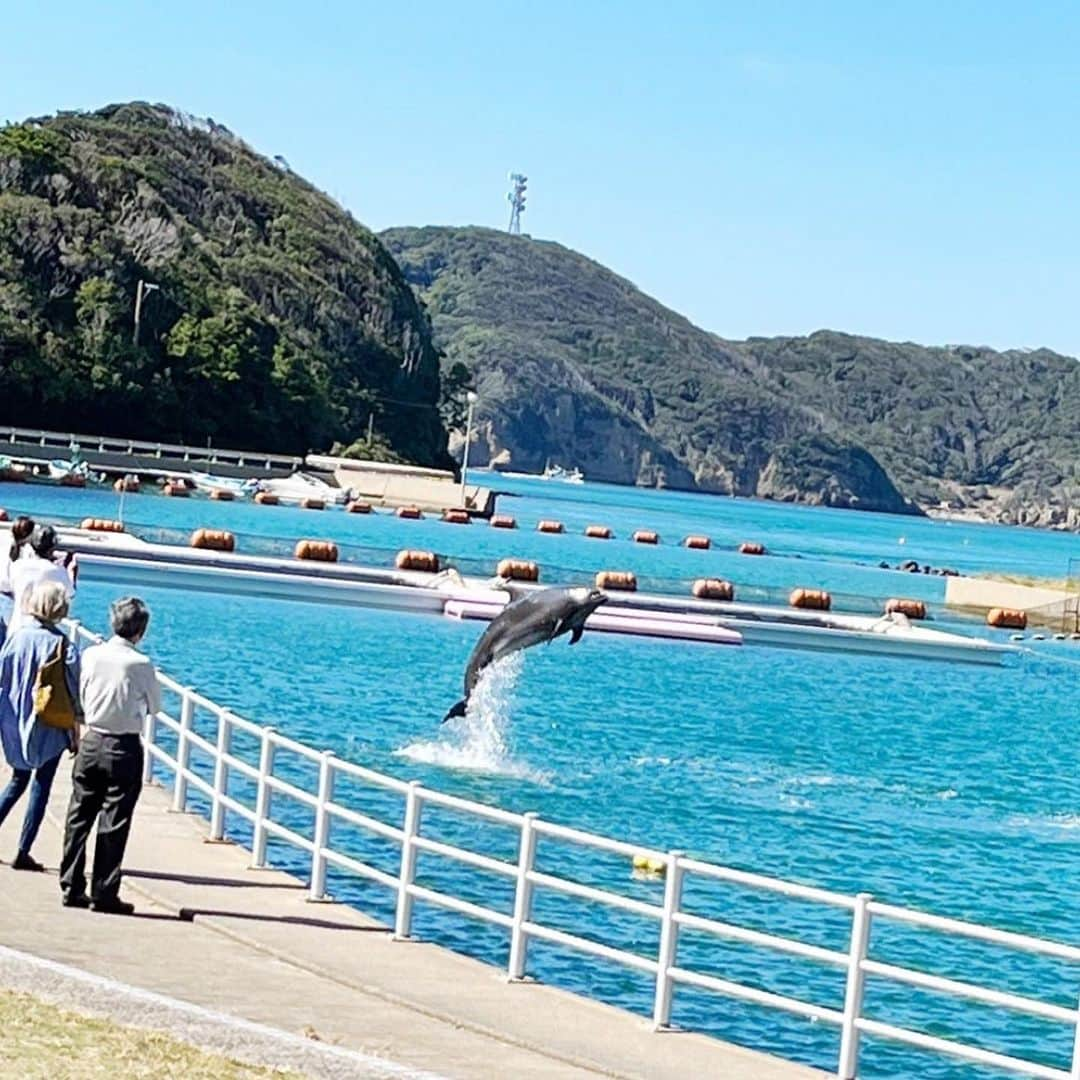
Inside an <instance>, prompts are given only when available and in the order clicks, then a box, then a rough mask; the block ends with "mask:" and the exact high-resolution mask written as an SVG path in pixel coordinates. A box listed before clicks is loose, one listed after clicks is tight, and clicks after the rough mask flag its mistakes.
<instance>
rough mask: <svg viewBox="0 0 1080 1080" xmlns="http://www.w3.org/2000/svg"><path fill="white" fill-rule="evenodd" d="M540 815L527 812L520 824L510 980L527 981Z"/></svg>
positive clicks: (511, 930) (509, 970)
mask: <svg viewBox="0 0 1080 1080" xmlns="http://www.w3.org/2000/svg"><path fill="white" fill-rule="evenodd" d="M536 818H537V814H536V811H535V810H530V811H528V812H527V813H526V814H525V815H524V817H523V820H522V822H521V842H520V843H519V845H518V866H517V886H516V888H515V889H514V925H513V926H512V927H511V928H510V964H509V969H508V972H507V973H508V975H509V977H510V978H511V979H524V978H525V968H526V962H527V958H528V954H529V935H528V934H527V933H526V932H525V923H527V922H528V921H529V920H530V919H532V898H533V884H532V882H531V881H530V880H529V875H530V874H531V873H532V872H533V869H534V867H535V865H536V829H535V828H534V827H533V826H534V823H535V821H536Z"/></svg>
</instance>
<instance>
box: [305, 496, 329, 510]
mask: <svg viewBox="0 0 1080 1080" xmlns="http://www.w3.org/2000/svg"><path fill="white" fill-rule="evenodd" d="M300 509H301V510H325V509H326V500H325V499H313V498H311V497H310V496H308V497H306V498H303V499H301V500H300Z"/></svg>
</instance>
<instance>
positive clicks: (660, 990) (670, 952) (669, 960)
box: [653, 851, 686, 1030]
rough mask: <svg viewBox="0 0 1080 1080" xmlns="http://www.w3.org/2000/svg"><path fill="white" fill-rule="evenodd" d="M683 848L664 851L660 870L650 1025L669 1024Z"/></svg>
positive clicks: (677, 939) (680, 895)
mask: <svg viewBox="0 0 1080 1080" xmlns="http://www.w3.org/2000/svg"><path fill="white" fill-rule="evenodd" d="M685 854H686V852H685V851H671V852H668V858H667V867H666V869H665V872H664V910H663V914H662V915H661V917H660V948H659V950H658V951H657V958H656V959H657V967H656V995H655V997H654V998H653V1028H654V1029H655V1030H659V1029H661V1028H666V1027H670V1026H671V996H672V990H673V988H674V984H673V983H672V980H671V969H672V968H673V967H674V966H675V959H676V956H677V954H678V951H679V924H678V923H677V922H676V921H675V916H676V915H677V914H678V913H679V910H680V909H681V907H682V887H683V867H682V859H683V856H684V855H685Z"/></svg>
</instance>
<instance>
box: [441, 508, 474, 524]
mask: <svg viewBox="0 0 1080 1080" xmlns="http://www.w3.org/2000/svg"><path fill="white" fill-rule="evenodd" d="M442 519H443V521H445V522H446V523H447V524H449V525H471V524H472V518H471V517H469V511H468V510H457V509H449V510H444V511H443V513H442Z"/></svg>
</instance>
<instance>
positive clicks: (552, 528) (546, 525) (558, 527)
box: [536, 519, 563, 533]
mask: <svg viewBox="0 0 1080 1080" xmlns="http://www.w3.org/2000/svg"><path fill="white" fill-rule="evenodd" d="M536 531H537V532H542V533H561V532H562V531H563V523H562V522H561V521H549V520H547V519H545V520H543V521H538V522H537V523H536Z"/></svg>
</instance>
